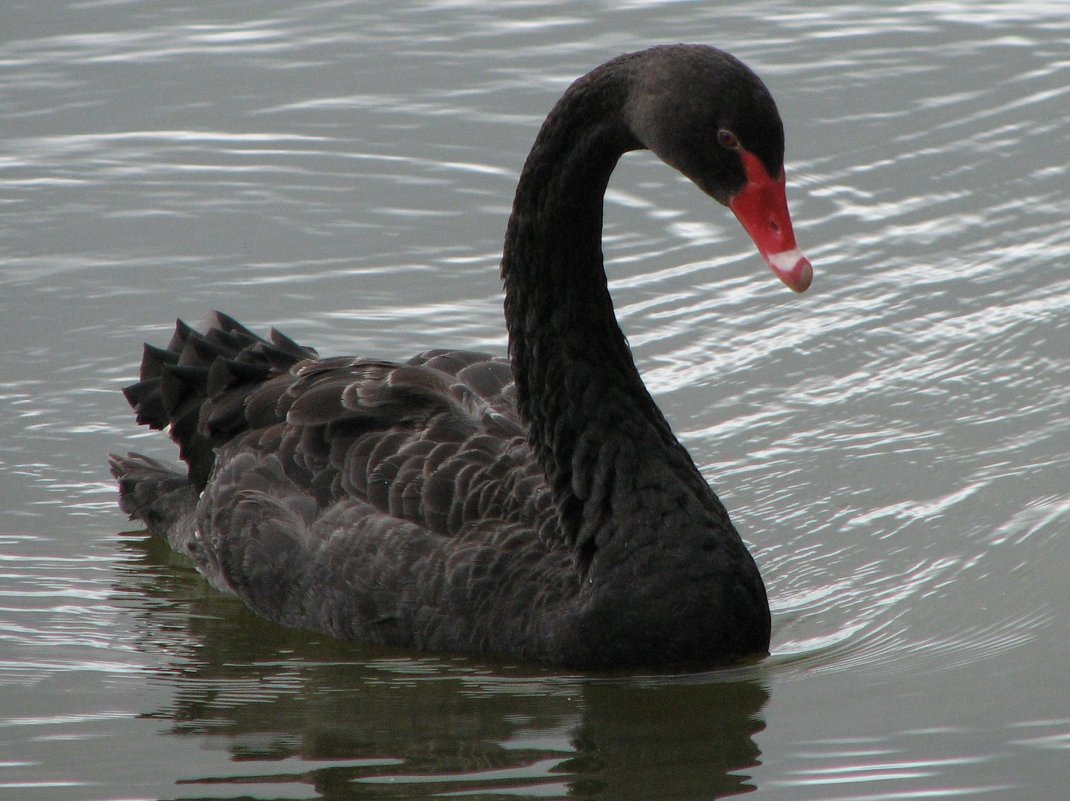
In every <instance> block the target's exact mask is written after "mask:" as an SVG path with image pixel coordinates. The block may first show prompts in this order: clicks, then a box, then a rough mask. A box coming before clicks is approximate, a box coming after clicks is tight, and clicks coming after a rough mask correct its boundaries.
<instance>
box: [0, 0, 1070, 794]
mask: <svg viewBox="0 0 1070 801" xmlns="http://www.w3.org/2000/svg"><path fill="white" fill-rule="evenodd" d="M673 41H697V42H703V43H707V44H712V45H716V46H719V47H722V48H724V49H727V50H730V51H731V52H733V53H734V54H736V55H737V56H739V57H740V58H742V59H743V60H745V61H746V62H747V63H748V64H750V65H751V66H752V67H754V68H755V70H756V71H757V72H758V73H759V74H760V75H761V76H762V77H763V78H764V80H765V81H766V83H767V84H768V85H769V87H770V88H771V90H772V92H773V94H774V96H775V97H776V99H777V102H778V105H779V107H780V111H781V115H782V116H783V118H784V120H785V127H786V132H787V171H788V183H789V190H788V191H789V200H790V203H791V206H792V216H793V219H794V222H795V230H796V234H797V236H798V239H799V242H800V245H801V247H802V248H803V250H804V251H805V252H806V253H807V255H808V256H809V257H810V259H811V260H812V261H813V264H814V269H815V279H814V284H813V286H812V287H811V289H810V290H809V291H808V292H807V293H806V294H805V295H803V296H794V295H793V294H792V293H791V292H789V291H788V290H786V289H785V288H784V287H783V286H781V285H780V284H779V282H777V281H776V280H775V278H774V277H773V276H771V275H770V274H769V272H768V270H767V269H766V268H765V267H764V266H763V265H762V263H761V260H760V258H759V257H758V256H757V254H756V253H755V252H754V249H753V247H752V245H751V243H750V242H749V241H748V240H747V238H746V236H745V235H744V234H743V233H742V231H741V230H740V229H739V226H738V225H737V224H736V222H735V221H734V220H733V219H732V218H731V214H730V213H728V212H727V211H726V210H725V209H723V208H721V207H720V206H718V205H717V204H715V203H712V202H711V201H710V200H709V199H708V198H707V197H705V196H704V195H703V194H702V193H701V192H699V191H698V190H696V189H695V188H694V186H693V185H691V184H690V183H688V182H687V181H686V180H684V179H683V178H682V177H680V176H679V175H678V174H677V173H675V172H674V171H673V170H671V169H670V168H668V167H666V166H665V165H663V164H661V163H660V162H658V161H657V160H656V159H655V158H653V157H652V156H650V154H646V153H642V154H630V155H629V156H627V157H626V158H625V159H624V160H623V161H622V163H621V165H620V166H619V168H618V170H617V172H616V173H615V175H614V178H613V181H612V182H611V184H610V191H609V194H608V196H607V200H606V224H605V255H606V260H607V271H608V274H609V278H610V285H611V290H612V293H613V296H614V301H615V303H616V306H617V311H618V315H619V317H620V320H621V324H622V327H623V328H624V330H625V332H626V333H627V335H628V337H629V341H630V343H631V345H632V348H633V351H634V353H635V357H636V362H637V364H638V366H639V368H640V370H641V371H642V373H643V376H644V378H645V380H646V381H647V383H648V386H649V387H650V389H651V391H652V392H653V394H654V396H655V397H656V399H657V401H658V403H659V404H660V406H661V408H662V409H663V410H664V412H665V414H666V416H667V417H668V418H669V420H670V421H671V423H672V424H673V427H674V429H675V430H676V432H677V433H678V435H679V436H680V438H681V440H682V441H683V442H684V443H685V444H686V446H687V447H688V448H689V449H690V451H691V453H692V455H693V457H694V459H695V461H696V463H697V464H698V465H699V466H700V468H701V469H702V470H703V472H704V474H705V475H706V477H707V478H708V480H709V481H710V482H711V484H712V485H713V486H714V487H715V488H716V489H717V491H718V493H719V495H720V496H721V498H722V500H723V501H724V502H725V504H726V505H727V506H728V508H729V510H730V511H731V512H732V515H733V519H734V520H735V522H736V524H737V526H738V528H739V530H740V532H741V533H742V535H743V537H744V539H745V540H746V541H747V543H748V544H749V545H750V547H751V549H752V551H753V553H754V554H755V557H756V559H757V561H758V564H759V565H760V567H761V569H762V573H763V575H764V577H765V580H766V583H767V586H768V588H769V593H770V598H771V603H772V606H773V645H772V655H771V656H770V657H769V658H768V659H767V660H765V661H763V662H762V663H760V664H758V665H753V666H748V667H740V668H736V669H732V670H721V671H710V672H706V673H697V674H696V673H690V674H678V675H645V674H644V675H634V674H628V675H614V676H591V675H578V674H568V673H561V672H555V671H552V670H547V669H541V668H532V667H529V666H523V665H513V664H503V663H496V662H485V661H481V660H478V659H471V658H463V657H455V656H450V655H441V654H430V655H429V654H422V653H416V652H409V651H398V650H390V649H384V648H377V647H369V646H365V645H360V644H355V643H342V642H335V641H331V640H329V639H327V638H324V637H321V636H318V635H313V634H308V633H302V632H295V631H289V630H286V629H283V628H281V627H279V626H277V625H275V624H272V623H269V622H267V621H264V620H261V619H259V618H257V617H255V616H254V615H253V614H251V613H250V612H248V611H247V610H246V609H245V608H244V607H243V606H242V605H241V604H240V603H239V602H237V601H235V600H233V599H231V598H226V597H222V596H220V595H219V594H217V593H215V592H214V591H213V590H211V589H210V588H209V587H208V586H207V585H206V584H205V583H204V582H203V581H202V580H201V579H200V578H199V577H198V576H197V574H196V573H195V572H194V571H193V570H192V568H191V567H190V565H189V563H188V562H185V561H184V560H183V559H181V558H180V557H177V556H174V555H172V554H170V553H169V552H168V550H167V548H166V547H165V546H163V545H161V544H160V543H159V542H157V541H155V540H153V539H150V538H148V537H147V536H146V535H145V533H144V532H139V531H137V530H136V526H134V525H132V524H131V523H129V522H128V521H127V520H126V519H125V516H124V515H122V513H121V512H120V511H119V510H118V508H117V506H116V491H115V487H114V485H113V483H112V481H111V479H110V476H109V475H108V472H107V468H106V462H105V457H106V454H107V453H108V452H109V451H121V452H125V451H126V450H131V449H132V450H139V451H143V452H147V453H149V454H151V455H154V456H157V457H161V458H171V457H172V456H173V450H172V448H171V447H170V444H169V443H168V441H167V440H166V438H165V437H162V436H161V435H159V434H156V433H149V432H144V431H141V430H139V429H138V427H137V426H136V425H135V423H134V421H133V417H132V414H131V413H130V411H129V409H128V408H127V406H126V403H125V402H124V400H123V398H122V396H121V394H120V392H119V389H120V387H121V386H122V385H123V384H124V383H128V382H129V381H130V380H132V379H133V378H134V377H135V376H136V372H137V367H138V364H139V361H140V347H141V342H142V341H145V340H148V341H152V342H155V343H161V342H164V341H166V339H167V338H168V337H169V335H170V330H171V328H172V326H173V324H174V320H175V318H176V317H182V318H184V319H187V320H189V321H191V322H196V321H198V320H200V319H202V318H203V317H204V316H205V314H206V313H207V312H208V311H209V310H211V309H216V308H218V309H221V310H224V311H226V312H228V313H230V314H232V315H234V316H236V317H238V318H239V319H241V320H242V321H243V322H245V323H246V324H248V325H250V326H251V327H253V328H254V329H256V330H258V331H265V330H266V329H267V328H268V327H270V326H272V325H274V326H277V327H279V328H280V329H281V330H283V331H285V332H286V333H287V334H289V335H290V336H292V337H294V338H295V339H297V340H298V341H301V342H303V343H304V344H308V345H312V346H314V347H316V348H317V349H319V351H320V352H321V353H323V354H328V355H330V354H345V353H359V354H364V355H374V356H381V357H386V358H394V359H404V358H407V357H408V356H409V355H411V354H413V353H416V352H419V351H421V350H425V349H427V348H430V347H435V346H439V345H443V344H446V345H451V346H459V347H465V348H471V349H483V350H488V349H489V350H494V351H498V352H504V350H505V329H504V323H503V320H502V315H501V287H500V283H499V279H498V274H497V264H498V260H499V258H500V254H501V241H502V235H503V231H504V226H505V221H506V218H507V215H508V211H509V207H510V204H511V201H512V193H513V189H514V186H515V182H516V179H517V177H518V174H519V170H520V167H521V165H522V164H523V160H524V157H525V154H526V152H527V148H528V147H529V146H530V144H531V142H532V139H533V138H534V136H535V133H536V131H537V130H538V126H539V125H540V123H541V120H542V118H543V116H544V115H545V113H546V112H547V111H548V110H549V108H550V106H551V105H552V104H553V102H554V101H555V100H556V98H557V97H558V96H559V94H560V93H561V92H562V91H563V89H564V88H565V86H567V85H568V83H569V82H570V81H571V80H572V79H574V78H575V77H577V76H579V75H580V74H582V73H584V72H586V71H587V70H588V69H590V68H591V67H593V66H595V65H596V64H598V63H600V62H602V61H604V60H606V59H607V58H609V57H612V56H614V55H617V54H618V53H621V52H625V51H629V50H636V49H641V48H643V47H645V46H647V45H650V44H654V43H659V42H673ZM1068 109H1070V7H1068V5H1067V4H1066V3H1065V2H1056V1H1051V2H1034V3H1015V4H1011V3H1002V2H994V1H989V2H972V1H968V0H948V1H947V2H940V3H902V4H898V5H897V6H896V7H895V8H892V7H891V6H887V7H885V6H881V5H870V4H855V3H834V2H802V1H801V0H783V1H777V2H769V3H762V4H758V3H724V2H705V3H698V2H656V1H653V0H651V1H646V2H644V1H643V0H634V1H633V2H618V3H582V4H581V3H563V2H554V1H553V0H544V1H539V2H535V1H534V0H533V1H532V2H516V3H489V2H479V0H471V1H470V2H464V1H463V0H453V1H451V0H442V1H441V2H430V1H425V2H414V3H393V2H373V1H370V0H365V1H364V2H357V0H335V1H332V2H326V1H325V0H321V1H320V2H311V3H307V4H292V3H283V2H278V1H277V0H269V1H268V2H256V3H254V2H247V1H246V0H238V1H236V2H235V1H234V0H231V1H230V2H221V1H220V0H212V1H210V2H199V3H171V2H161V1H160V0H145V1H144V2H129V1H128V0H110V1H109V0H84V2H74V0H67V1H66V2H61V1H60V0H57V1H56V2H48V3H45V2H33V3H30V2H18V1H17V0H16V2H10V1H9V2H7V3H5V5H4V7H3V8H2V9H0V186H2V190H0V320H2V321H0V333H2V336H0V571H2V579H0V798H3V799H12V800H13V801H14V799H18V800H19V801H67V800H68V799H69V800H70V801H98V800H100V801H104V800H105V799H114V800H115V801H118V800H119V799H190V800H192V799H198V800H200V801H203V800H204V799H239V798H245V799H265V801H266V800H267V799H316V798H324V799H349V798H362V799H402V798H404V799H422V798H452V797H460V798H480V799H484V798H485V799H501V798H537V799H558V798H581V799H659V800H661V799H714V798H721V797H725V796H731V795H734V794H739V793H750V794H751V797H753V798H760V799H791V800H792V801H799V800H800V799H802V801H808V800H809V799H854V800H855V801H864V800H865V799H900V798H910V799H925V798H947V797H964V798H971V799H972V798H985V799H1007V800H1008V801H1010V800H1011V799H1014V800H1015V801H1019V800H1020V799H1042V800H1046V799H1051V800H1052V801H1056V800H1057V799H1064V798H1065V797H1066V792H1067V791H1066V776H1067V773H1068V767H1070V690H1068V687H1070V623H1068V621H1070V591H1068V589H1067V586H1068V585H1067V575H1068V573H1070V536H1067V535H1068V534H1070V480H1068V479H1067V476H1070V167H1068V163H1070V113H1068Z"/></svg>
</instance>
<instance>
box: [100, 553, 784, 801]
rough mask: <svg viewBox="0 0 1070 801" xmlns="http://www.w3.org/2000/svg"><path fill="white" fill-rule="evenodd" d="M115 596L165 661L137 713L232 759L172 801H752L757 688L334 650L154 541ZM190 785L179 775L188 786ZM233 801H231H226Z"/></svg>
mask: <svg viewBox="0 0 1070 801" xmlns="http://www.w3.org/2000/svg"><path fill="white" fill-rule="evenodd" d="M123 548H124V550H125V552H126V556H127V557H128V561H127V562H126V566H125V567H124V569H123V571H122V572H121V573H120V574H119V575H120V580H119V582H118V583H117V586H116V588H115V589H116V591H117V595H118V596H119V597H122V598H131V597H134V598H142V599H147V602H141V603H138V604H136V605H133V606H132V607H131V608H132V611H133V613H134V614H135V615H136V617H137V624H138V626H139V628H140V630H141V635H142V636H141V639H140V643H139V647H140V648H143V649H144V650H145V651H146V652H148V653H152V654H157V655H158V654H160V653H161V652H163V653H165V654H166V655H167V658H166V659H165V660H164V663H163V664H162V666H161V667H160V668H158V669H157V670H156V671H155V673H154V680H155V681H157V682H161V683H164V684H166V685H167V686H169V687H171V688H172V692H171V699H170V701H169V702H168V703H167V704H165V705H163V706H160V707H159V708H157V709H154V710H150V711H147V712H146V713H145V714H146V715H147V716H148V717H151V718H154V719H158V720H161V721H166V722H167V727H168V730H169V732H170V733H171V734H172V735H175V736H180V737H198V738H202V739H203V740H204V741H205V744H206V745H207V746H208V747H209V748H211V749H215V748H221V749H223V750H224V751H226V752H227V753H228V754H229V758H230V760H231V763H230V764H232V765H233V767H234V772H233V774H232V775H227V776H190V777H189V778H188V779H187V780H185V781H184V782H182V784H190V785H193V786H195V787H196V789H195V790H194V789H180V790H179V792H178V793H177V794H176V797H197V798H207V797H215V796H214V794H215V793H218V794H220V795H231V794H232V793H233V791H234V789H235V788H236V787H241V788H243V792H244V791H250V789H251V787H250V786H251V785H256V786H259V787H261V788H262V789H263V791H264V792H267V793H269V794H270V795H271V797H275V798H283V797H287V798H288V797H308V795H309V791H310V790H312V791H314V794H315V795H317V796H319V797H323V798H349V797H360V798H425V797H440V796H442V795H449V796H452V795H462V796H468V795H478V796H484V795H486V796H491V795H493V796H499V795H509V796H521V797H525V796H530V797H539V798H556V797H565V796H568V797H574V798H607V799H608V798H612V799H623V800H625V801H626V800H627V799H649V798H650V797H651V788H660V789H659V792H658V795H659V797H663V798H679V799H691V798H695V799H699V798H701V799H710V798H718V797H725V796H730V795H735V794H738V793H742V792H746V791H749V790H752V789H754V788H753V787H752V786H751V785H750V784H749V783H748V778H749V777H748V771H749V769H751V768H753V767H755V766H756V765H758V764H759V756H760V752H759V749H758V746H757V744H756V743H755V741H754V735H755V734H756V733H757V732H759V731H761V729H762V728H763V723H762V721H761V719H760V713H761V710H762V708H763V707H764V705H765V704H766V702H767V700H768V693H767V691H766V689H765V688H764V686H763V685H762V682H761V681H760V680H759V679H758V678H757V677H755V676H753V675H752V676H742V677H740V676H730V675H726V674H708V675H704V676H685V677H646V678H642V677H604V678H584V677H579V676H569V675H562V674H557V673H552V672H549V671H536V672H532V671H530V670H524V671H521V670H520V669H518V668H515V667H511V666H493V667H492V666H488V665H487V664H485V663H480V662H477V661H472V660H468V659H464V658H449V657H424V656H419V657H414V656H412V655H411V654H407V653H404V652H398V651H390V650H387V649H382V648H377V647H367V646H362V645H356V644H352V643H342V642H337V641H334V640H330V639H326V638H319V637H318V636H316V635H312V634H309V633H306V632H297V631H290V630H287V629H283V628H281V627H279V626H277V625H275V624H273V623H270V622H268V621H265V620H262V619H260V618H257V617H256V616H254V615H253V614H251V613H250V612H249V611H248V610H247V609H245V607H244V606H243V605H241V604H239V603H238V602H236V601H231V600H229V599H226V598H222V597H220V596H219V595H218V594H216V593H214V592H212V591H210V590H209V589H208V588H207V585H205V584H204V582H203V581H202V580H201V579H200V578H199V577H198V576H197V575H196V574H195V573H193V572H192V570H190V569H188V568H185V569H183V568H182V567H181V566H179V564H178V562H177V561H176V560H177V559H178V557H175V556H173V555H172V554H170V552H169V551H168V550H167V549H166V547H165V546H163V545H162V544H161V543H159V542H158V541H156V540H155V539H150V538H141V537H133V538H129V539H126V540H124V541H123ZM193 770H196V768H193V767H192V766H191V771H193ZM227 788H229V789H227Z"/></svg>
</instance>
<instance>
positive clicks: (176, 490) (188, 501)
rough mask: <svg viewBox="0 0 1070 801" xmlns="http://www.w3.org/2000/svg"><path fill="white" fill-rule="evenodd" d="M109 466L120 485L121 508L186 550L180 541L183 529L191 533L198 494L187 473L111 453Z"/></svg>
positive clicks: (144, 458) (145, 459) (133, 455)
mask: <svg viewBox="0 0 1070 801" xmlns="http://www.w3.org/2000/svg"><path fill="white" fill-rule="evenodd" d="M108 464H109V465H110V467H111V474H112V475H113V476H115V478H116V480H117V481H118V482H119V508H120V509H122V510H123V511H124V512H126V513H127V514H128V515H130V519H131V520H140V521H141V522H142V523H144V524H145V527H146V528H149V529H152V531H153V532H155V533H156V534H159V535H160V536H161V537H164V538H165V539H167V541H168V542H170V543H171V545H172V546H173V547H174V548H175V550H180V551H182V550H185V549H184V547H183V545H182V543H181V542H179V540H181V539H183V538H184V536H185V535H184V534H183V530H184V529H188V533H189V534H190V535H191V534H192V530H193V522H192V521H193V513H194V510H195V508H196V505H197V493H196V491H195V490H194V489H193V486H192V485H191V484H190V483H189V478H187V476H186V474H185V472H184V471H181V470H179V469H177V468H176V467H172V466H171V465H168V464H164V463H163V462H159V461H157V460H156V459H150V458H149V457H148V456H142V455H141V454H139V453H130V454H127V455H126V456H118V455H117V454H114V453H113V454H109V455H108Z"/></svg>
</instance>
